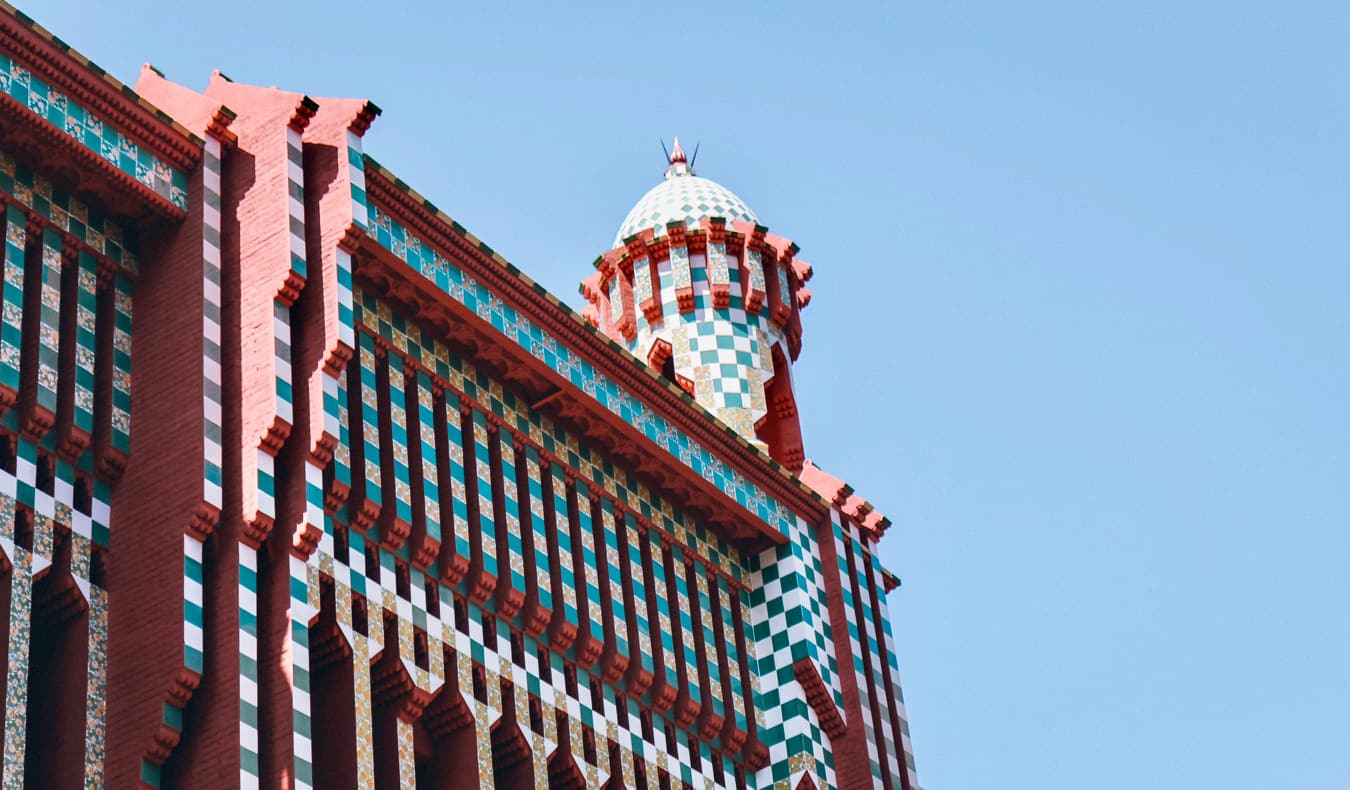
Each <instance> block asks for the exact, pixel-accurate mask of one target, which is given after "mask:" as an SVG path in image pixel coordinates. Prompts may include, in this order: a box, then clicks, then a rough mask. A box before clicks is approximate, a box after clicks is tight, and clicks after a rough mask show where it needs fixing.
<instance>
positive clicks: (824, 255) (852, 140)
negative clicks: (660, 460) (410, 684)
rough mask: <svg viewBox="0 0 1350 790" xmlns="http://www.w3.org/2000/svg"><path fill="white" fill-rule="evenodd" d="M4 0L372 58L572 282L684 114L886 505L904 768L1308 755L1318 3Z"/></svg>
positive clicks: (416, 146)
mask: <svg viewBox="0 0 1350 790" xmlns="http://www.w3.org/2000/svg"><path fill="white" fill-rule="evenodd" d="M22 7H23V8H24V10H25V11H27V12H28V13H29V14H30V15H32V16H34V17H35V18H36V19H37V20H38V21H39V22H40V23H42V24H43V25H45V26H47V27H48V28H49V29H51V30H52V31H53V32H54V33H56V34H57V35H58V36H61V37H62V38H64V39H65V40H67V41H69V42H70V43H71V44H72V45H73V46H75V47H76V48H77V49H80V50H81V51H82V52H84V53H85V54H86V55H88V56H89V57H91V58H93V59H94V60H95V61H96V62H98V63H99V64H100V65H102V66H103V67H105V68H106V69H108V70H109V71H110V72H112V73H114V74H115V75H117V76H118V77H120V78H121V79H123V80H124V81H126V82H128V83H133V82H134V81H135V78H136V74H137V72H138V70H139V68H140V65H141V63H142V62H144V61H147V60H148V61H151V62H153V63H154V64H155V65H156V66H158V67H159V68H160V69H161V70H162V71H164V72H165V74H167V75H168V76H169V78H171V79H174V80H176V81H179V82H182V83H184V84H187V85H189V86H192V87H196V88H199V89H200V88H201V87H203V86H204V85H205V84H206V80H207V76H208V75H209V73H210V71H211V70H212V69H216V68H219V69H221V70H222V71H224V72H225V73H226V74H228V75H230V77H232V78H233V79H235V80H236V81H240V82H254V83H260V84H265V85H273V84H276V85H280V86H282V87H285V88H288V89H291V90H297V91H304V92H308V93H309V94H311V95H313V96H316V97H320V96H360V97H365V98H369V99H371V100H373V101H374V102H376V103H377V104H379V105H380V106H381V107H382V108H383V109H384V111H385V112H384V116H383V117H381V118H380V119H379V120H377V121H376V122H375V124H374V126H373V128H372V129H371V131H370V132H369V133H367V135H366V151H367V153H369V154H371V155H372V156H374V157H375V158H376V159H378V160H380V161H381V162H383V163H384V164H385V165H386V166H388V167H389V168H391V169H392V170H393V171H394V172H395V173H397V174H399V175H400V176H401V177H402V178H404V179H405V180H406V181H407V182H409V183H410V184H412V185H413V186H414V187H415V188H416V189H417V190H418V191H420V192H422V193H423V194H424V195H426V196H427V197H429V198H431V199H432V200H433V201H435V202H436V203H437V204H438V205H439V206H440V207H442V208H443V209H445V210H446V211H447V212H448V213H449V214H451V215H452V216H454V217H455V218H456V219H458V220H459V221H460V222H461V223H463V224H464V225H465V226H466V227H468V228H469V229H470V230H471V231H472V232H474V233H475V234H476V235H478V236H479V237H480V238H482V239H484V240H485V241H487V242H488V243H489V244H491V245H492V246H493V247H494V248H495V249H497V250H499V251H500V252H501V253H502V254H503V255H505V256H506V257H507V258H508V259H510V260H511V261H513V262H514V263H515V264H517V265H518V266H519V267H520V268H521V269H523V270H524V271H526V272H527V273H529V274H530V275H531V276H533V277H534V278H536V279H537V280H539V281H541V282H542V283H544V284H545V285H546V286H547V287H548V288H550V289H551V290H553V291H554V292H555V293H557V294H559V295H560V296H562V297H563V298H564V299H567V300H568V301H569V302H571V303H572V304H573V305H574V306H579V305H580V302H581V298H580V297H579V296H578V295H577V292H576V283H577V281H578V280H579V279H580V278H581V277H582V276H584V275H585V274H587V273H588V272H590V271H591V266H590V263H591V261H592V260H594V258H595V257H596V256H597V255H598V254H599V253H601V252H603V251H604V250H605V249H606V248H607V246H608V244H609V242H610V241H611V239H612V238H613V235H614V232H615V229H616V228H617V226H618V224H619V223H620V221H621V220H622V219H623V217H624V215H625V214H626V212H627V211H628V209H629V208H630V207H631V206H632V204H633V203H634V202H635V201H636V200H637V199H638V198H639V197H640V196H641V195H642V194H643V193H644V192H645V191H646V190H647V189H648V188H649V187H651V186H653V185H654V184H656V183H657V181H658V180H659V178H660V177H661V173H662V170H663V165H664V162H663V160H662V156H661V151H660V147H659V145H658V140H659V139H660V138H662V137H665V138H666V140H667V142H669V140H670V138H671V136H672V135H675V134H678V135H680V137H681V140H682V141H684V142H686V143H687V144H688V145H689V146H690V148H691V149H692V144H693V143H694V142H695V141H700V140H701V141H702V153H701V154H700V155H699V159H698V170H699V173H700V175H705V176H708V177H710V178H712V179H714V180H717V181H719V182H721V183H723V184H725V185H726V186H728V187H729V188H730V189H732V190H733V191H735V192H736V193H737V194H738V195H740V196H741V197H742V198H743V199H745V201H746V202H747V203H748V204H749V205H750V206H751V207H752V208H753V209H754V210H755V211H756V212H757V213H758V215H759V217H760V219H761V221H763V222H764V223H765V224H767V225H769V226H770V227H771V228H772V229H773V230H775V231H776V232H779V233H783V234H785V235H787V236H790V237H791V238H793V239H795V240H796V241H797V242H798V243H799V244H800V245H801V248H802V253H801V255H802V257H803V258H804V259H806V260H809V261H811V262H812V263H813V264H814V265H815V270H816V279H815V280H814V281H813V282H812V284H811V287H812V289H813V290H814V291H815V300H814V301H813V302H812V304H811V306H810V308H809V309H808V310H807V311H806V313H805V314H804V316H803V322H804V328H805V333H804V338H805V342H804V346H805V347H804V349H803V352H802V356H801V359H800V360H799V362H798V363H797V367H796V371H797V374H796V380H797V382H798V399H799V402H800V405H801V412H802V418H803V422H804V432H805V438H806V445H807V453H808V455H809V456H811V457H812V458H814V459H815V460H816V461H817V462H818V463H819V464H820V465H822V466H824V467H825V468H826V469H829V470H830V471H832V472H834V473H835V474H837V475H839V476H841V477H843V478H844V479H846V480H848V481H850V482H851V483H852V484H853V485H854V486H855V488H857V489H858V491H859V492H860V493H862V494H863V495H864V496H866V497H868V498H870V499H871V500H872V501H873V502H874V503H876V504H877V506H878V508H879V509H881V510H882V511H883V512H885V513H887V514H889V515H890V516H891V518H892V519H893V520H894V522H895V526H894V527H893V528H892V529H891V531H890V533H889V534H888V536H887V538H886V540H885V541H884V543H883V544H882V550H881V554H882V557H883V558H884V560H885V562H886V564H887V566H888V567H889V568H891V569H892V570H894V571H895V572H896V573H898V574H899V575H900V576H901V577H902V578H903V579H904V586H903V588H902V589H901V590H899V591H897V592H895V593H893V594H892V595H891V597H890V603H891V607H892V612H893V616H894V620H895V627H896V629H897V633H896V641H897V644H898V647H899V651H900V660H901V671H902V676H903V679H904V686H905V692H906V698H907V700H908V709H909V717H910V724H911V727H912V730H913V733H914V747H915V751H916V756H917V763H918V770H919V776H920V779H921V780H922V782H923V784H924V785H925V787H926V788H927V790H1001V789H1002V788H1027V789H1028V790H1032V789H1034V790H1044V789H1045V788H1073V789H1076V788H1088V789H1092V790H1095V789H1097V788H1103V789H1109V788H1130V789H1131V790H1135V789H1136V788H1141V787H1147V788H1151V789H1152V790H1168V789H1169V788H1176V789H1178V790H1199V789H1202V788H1215V789H1216V790H1217V789H1219V788H1222V789H1223V790H1242V789H1244V788H1299V789H1302V788H1347V787H1350V669H1348V668H1350V346H1348V341H1350V310H1348V309H1347V298H1348V297H1350V235H1348V234H1347V213H1348V212H1350V179H1348V178H1347V176H1348V175H1350V168H1348V167H1347V150H1350V101H1347V96H1350V93H1348V92H1347V75H1350V4H1346V3H1326V4H1323V5H1320V6H1319V5H1318V4H1314V3H1297V2H1269V3H1259V2H1247V3H1241V2H1240V3H1231V2H1180V3H1179V2H1144V1H1139V0H1136V1H1135V2H1113V3H1083V2H1034V1H1032V2H1022V3H961V4H957V3H937V2H894V3H880V4H827V3H812V4H801V5H798V4H789V3H776V4H771V3H732V2H726V3H722V4H705V3H694V2H688V3H664V4H660V5H657V4H642V5H641V6H638V5H637V4H628V3H615V4H612V5H608V6H601V5H597V4H590V3H558V4H547V5H545V4H541V5H538V6H527V5H508V4H506V3H500V4H498V3H470V4H463V3H444V4H443V3H425V4H420V5H419V4H413V3H399V2H383V3H368V4H362V5H355V4H344V3H339V2H331V3H324V4H319V3H313V4H305V3H299V2H283V1H281V0H272V1H271V2H266V3H259V2H233V3H223V4H222V3H166V2H159V3H152V2H145V1H144V0H119V1H118V2H115V3H113V2H109V3H92V2H72V1H71V0H35V1H34V0H30V2H27V3H24V4H23V5H22ZM143 320H152V319H143Z"/></svg>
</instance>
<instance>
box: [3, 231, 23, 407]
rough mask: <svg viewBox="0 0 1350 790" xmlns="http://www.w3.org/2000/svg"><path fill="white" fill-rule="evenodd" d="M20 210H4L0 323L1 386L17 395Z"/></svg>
mask: <svg viewBox="0 0 1350 790" xmlns="http://www.w3.org/2000/svg"><path fill="white" fill-rule="evenodd" d="M27 221H28V220H27V218H26V217H25V216H24V213H23V211H21V210H20V209H18V208H16V207H14V206H7V207H6V209H5V284H4V317H3V323H0V386H4V387H5V388H6V389H8V390H9V391H10V395H11V397H17V396H18V393H19V388H20V385H19V366H20V356H21V354H22V348H23V289H24V286H23V275H24V247H25V245H26V244H27V243H28V233H27V230H26V229H25V224H26V223H27Z"/></svg>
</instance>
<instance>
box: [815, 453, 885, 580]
mask: <svg viewBox="0 0 1350 790" xmlns="http://www.w3.org/2000/svg"><path fill="white" fill-rule="evenodd" d="M802 482H803V483H805V484H806V485H808V486H810V487H811V488H812V490H814V491H815V492H816V493H817V494H818V495H820V497H821V498H822V499H825V500H827V501H828V502H829V503H830V504H832V505H833V506H835V507H837V508H839V511H840V512H841V513H843V514H844V515H845V516H847V517H848V518H849V519H850V520H851V521H852V522H853V523H854V524H856V525H857V526H858V528H859V529H861V530H862V531H863V533H864V534H866V535H868V536H870V537H871V538H872V539H873V540H880V539H881V538H882V536H883V535H885V534H886V529H887V528H888V527H890V525H891V520H890V519H889V518H887V517H886V516H883V515H882V514H881V513H879V512H877V510H876V508H875V507H873V505H872V503H871V502H868V501H867V500H866V499H863V498H862V497H861V496H858V494H857V493H855V492H854V490H853V486H851V485H849V484H848V483H845V482H844V481H843V480H841V479H839V478H837V477H835V476H834V475H832V474H830V473H829V472H826V471H825V470H824V469H821V468H820V467H818V466H816V465H815V464H814V463H813V462H812V461H811V459H809V458H808V459H807V460H806V463H805V465H803V466H802ZM896 584H897V585H898V584H899V580H898V579H897V580H896Z"/></svg>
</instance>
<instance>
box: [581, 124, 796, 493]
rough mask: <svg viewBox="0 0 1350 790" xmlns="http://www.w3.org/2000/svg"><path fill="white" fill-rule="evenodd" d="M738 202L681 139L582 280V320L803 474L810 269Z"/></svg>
mask: <svg viewBox="0 0 1350 790" xmlns="http://www.w3.org/2000/svg"><path fill="white" fill-rule="evenodd" d="M796 256H797V245H796V244H794V243H792V241H791V240H789V239H787V238H784V237H782V236H779V235H777V234H774V233H770V232H769V229H768V228H767V227H765V226H764V225H761V224H760V222H759V218H758V217H757V216H756V215H755V213H754V212H753V211H751V210H750V208H749V207H748V206H747V205H746V204H745V202H744V201H742V200H741V199H740V198H739V197H737V196H736V195H735V194H733V193H732V192H731V191H730V190H728V189H727V188H726V187H723V186H722V185H720V184H718V183H716V182H714V181H710V180H708V179H706V178H701V177H699V176H697V175H695V173H694V168H693V162H691V161H689V160H688V158H687V157H686V156H685V153H684V149H683V148H681V147H680V142H679V139H678V138H677V139H676V140H675V145H674V148H673V149H672V150H671V152H670V156H669V157H668V166H667V168H666V174H665V180H664V181H663V182H662V183H660V184H658V185H656V186H655V187H654V188H652V189H651V191H649V192H648V193H647V194H646V195H644V196H643V197H642V199H641V200H639V201H638V202H637V205H635V206H634V207H633V209H632V211H630V212H628V217H627V218H626V219H624V221H623V224H622V225H621V226H620V227H619V232H618V234H617V235H616V236H615V239H614V246H613V248H612V249H611V250H610V251H609V252H606V253H605V254H603V255H601V256H600V257H599V258H597V259H596V261H595V268H596V272H595V274H593V275H591V276H590V277H588V278H586V280H585V281H583V282H582V284H581V292H582V294H583V295H584V296H585V297H586V300H587V301H588V302H589V305H588V306H587V308H586V310H585V311H583V314H584V315H585V316H586V318H587V320H588V321H590V322H591V323H592V324H593V325H595V326H596V327H598V328H599V329H600V330H601V331H603V332H604V333H605V334H606V335H608V336H609V337H611V338H613V339H614V340H616V341H618V342H619V343H621V344H622V345H624V346H625V347H626V348H627V349H628V350H629V351H631V352H632V353H633V354H634V355H636V356H637V357H639V358H640V359H643V360H646V361H647V363H648V364H649V365H651V366H652V368H653V369H654V370H656V371H657V372H659V373H660V374H661V375H663V376H664V377H666V378H667V379H669V380H670V381H671V382H673V383H674V384H676V385H677V386H679V387H681V388H682V389H684V390H685V391H686V392H688V393H689V394H690V395H691V396H693V398H694V400H696V401H697V402H698V403H699V404H700V405H701V406H703V407H704V408H705V409H707V410H708V411H709V412H711V413H712V414H713V416H715V417H716V418H717V419H719V420H721V421H722V422H723V423H724V424H726V425H727V426H728V427H730V428H731V429H732V430H734V431H736V432H737V433H738V434H740V435H741V436H743V437H744V438H745V439H746V440H748V441H750V442H751V443H753V444H755V445H757V446H758V447H760V448H761V449H763V450H765V451H767V452H768V453H769V455H770V456H771V457H772V458H774V459H775V460H777V461H778V462H779V463H781V464H783V465H784V466H786V467H788V468H789V469H791V470H793V471H794V472H796V471H800V469H801V467H802V461H803V458H804V456H803V453H802V438H801V427H800V423H799V421H798V417H797V404H796V398H795V396H794V395H793V391H792V373H791V365H792V362H793V361H795V360H796V359H797V355H798V354H799V353H800V351H801V341H802V331H801V309H802V308H803V307H805V306H806V305H807V304H808V303H809V302H810V300H811V293H810V291H808V290H807V289H806V288H805V287H803V284H804V283H805V282H806V281H808V280H810V279H811V266H810V265H809V264H807V263H805V262H803V261H800V260H798V259H797V257H796Z"/></svg>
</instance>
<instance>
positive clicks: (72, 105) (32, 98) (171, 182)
mask: <svg viewBox="0 0 1350 790" xmlns="http://www.w3.org/2000/svg"><path fill="white" fill-rule="evenodd" d="M0 90H2V91H4V92H5V93H7V94H9V95H10V96H11V97H12V98H13V99H14V100H15V101H17V102H18V103H19V104H22V105H23V106H25V107H27V108H28V109H29V110H32V111H33V112H34V113H35V114H37V116H38V117H39V118H42V119H43V120H45V121H47V122H48V123H50V124H52V125H53V126H55V127H56V128H57V129H60V130H61V131H63V132H65V133H66V134H68V135H70V136H71V137H72V138H73V139H74V140H75V141H76V142H78V143H79V144H80V145H83V146H84V147H85V148H88V149H89V150H91V151H93V152H94V153H96V154H98V155H99V156H101V157H103V158H104V159H106V160H107V161H108V162H110V163H111V164H112V165H113V166H114V167H116V168H117V169H119V170H121V171H122V172H124V173H126V174H127V175H129V176H131V177H132V178H134V179H136V180H137V181H139V182H140V183H142V184H144V185H145V186H147V187H149V188H150V189H151V190H153V191H154V192H155V193H156V194H158V195H159V196H160V197H162V198H164V199H165V200H168V201H169V202H170V203H172V204H173V205H175V206H177V207H178V208H180V209H186V208H187V174H186V173H184V172H182V171H181V170H178V169H177V168H174V167H171V166H170V165H169V163H167V162H165V161H163V160H162V159H160V158H158V157H156V156H155V155H154V154H152V153H150V152H149V151H147V150H145V149H144V148H142V147H140V146H139V145H137V144H136V143H134V142H132V140H131V138H129V137H127V136H126V135H125V134H123V133H122V132H121V131H119V130H117V129H116V128H114V127H113V125H112V124H110V123H108V122H106V121H104V120H103V119H101V118H99V117H98V116H96V115H95V114H94V113H92V112H90V111H89V110H88V109H86V108H85V107H83V106H82V105H80V104H78V103H76V102H74V101H71V100H70V98H69V97H67V96H66V95H65V94H63V93H61V92H60V91H58V90H57V89H55V88H53V87H52V86H51V85H49V84H47V82H46V81H45V80H43V79H42V78H41V77H39V76H37V75H35V74H33V73H32V72H30V71H29V70H28V69H25V68H24V67H23V66H22V65H20V64H19V63H18V62H17V61H15V60H14V59H13V58H12V57H10V56H9V55H7V54H4V53H0Z"/></svg>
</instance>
